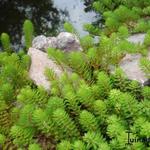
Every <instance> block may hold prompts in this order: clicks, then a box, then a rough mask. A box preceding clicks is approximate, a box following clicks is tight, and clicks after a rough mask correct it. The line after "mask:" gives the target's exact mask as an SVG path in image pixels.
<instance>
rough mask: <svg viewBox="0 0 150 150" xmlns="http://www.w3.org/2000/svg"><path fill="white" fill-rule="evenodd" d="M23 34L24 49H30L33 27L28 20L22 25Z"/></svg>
mask: <svg viewBox="0 0 150 150" xmlns="http://www.w3.org/2000/svg"><path fill="white" fill-rule="evenodd" d="M23 33H24V38H25V46H26V49H28V48H29V47H31V45H32V39H33V34H34V27H33V24H32V22H31V21H30V20H26V21H25V22H24V24H23Z"/></svg>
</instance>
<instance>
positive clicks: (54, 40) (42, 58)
mask: <svg viewBox="0 0 150 150" xmlns="http://www.w3.org/2000/svg"><path fill="white" fill-rule="evenodd" d="M144 37H145V34H136V35H132V36H130V37H129V38H128V41H130V42H133V43H136V44H139V43H140V44H142V43H143V41H144ZM48 47H53V48H59V49H62V50H64V51H71V50H82V49H81V47H80V44H79V41H78V39H77V37H76V36H75V35H72V34H70V33H67V32H62V33H60V34H59V35H58V36H57V37H45V36H38V37H36V38H35V39H34V40H33V43H32V48H30V49H29V51H28V55H30V56H31V67H30V71H29V75H30V78H31V79H32V80H33V81H34V82H35V84H36V85H38V86H43V87H44V88H45V89H47V90H49V89H50V82H49V81H48V80H47V79H46V77H45V75H44V71H45V68H46V67H48V68H51V69H53V70H54V72H55V73H56V74H57V75H58V76H61V74H62V73H63V72H62V70H61V68H60V66H58V65H57V64H56V63H55V62H54V61H53V60H51V59H49V58H48V55H47V53H45V52H43V51H45V50H46V48H48ZM41 50H42V51H41ZM141 57H142V56H141V55H140V54H126V56H125V57H124V58H123V59H122V60H121V62H120V67H121V68H122V70H123V71H124V72H125V74H126V76H127V77H128V78H129V79H131V80H137V81H139V82H140V83H141V84H142V85H144V83H146V82H147V80H148V79H147V78H146V77H145V74H144V73H143V72H142V71H141V69H140V67H139V61H140V59H141ZM148 59H150V51H149V54H148ZM111 70H112V73H113V72H114V68H113V67H112V68H111Z"/></svg>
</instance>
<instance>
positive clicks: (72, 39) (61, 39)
mask: <svg viewBox="0 0 150 150" xmlns="http://www.w3.org/2000/svg"><path fill="white" fill-rule="evenodd" d="M57 46H58V48H59V49H62V50H65V51H70V50H81V47H80V43H79V40H78V39H77V37H76V36H75V35H73V34H71V33H68V32H61V33H60V34H59V35H58V36H57Z"/></svg>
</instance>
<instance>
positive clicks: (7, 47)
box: [1, 33, 11, 53]
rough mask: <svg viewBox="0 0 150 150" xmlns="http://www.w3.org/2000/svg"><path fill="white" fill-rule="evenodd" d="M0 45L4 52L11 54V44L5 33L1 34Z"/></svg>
mask: <svg viewBox="0 0 150 150" xmlns="http://www.w3.org/2000/svg"><path fill="white" fill-rule="evenodd" d="M1 43H2V47H3V49H4V50H5V51H6V52H8V53H10V52H11V44H10V38H9V35H8V34H7V33H2V34H1Z"/></svg>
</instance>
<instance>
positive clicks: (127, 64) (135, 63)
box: [120, 54, 147, 84]
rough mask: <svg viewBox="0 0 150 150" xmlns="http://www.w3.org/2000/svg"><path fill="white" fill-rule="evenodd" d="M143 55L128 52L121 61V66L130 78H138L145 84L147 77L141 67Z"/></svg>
mask: <svg viewBox="0 0 150 150" xmlns="http://www.w3.org/2000/svg"><path fill="white" fill-rule="evenodd" d="M141 57H142V56H141V55H140V54H126V56H125V57H124V58H123V59H122V60H121V62H120V67H121V69H122V70H123V71H124V72H125V74H126V75H127V77H128V78H129V79H131V80H137V81H139V82H140V83H142V84H143V83H144V82H145V81H146V80H147V78H146V77H145V74H144V73H143V72H142V71H141V69H140V67H139V62H140V59H141Z"/></svg>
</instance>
